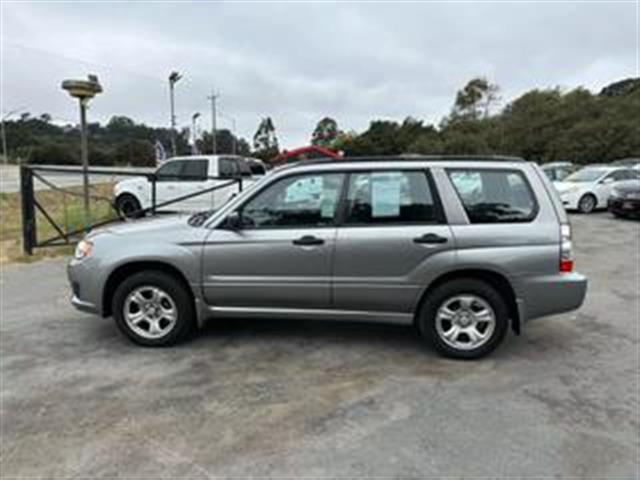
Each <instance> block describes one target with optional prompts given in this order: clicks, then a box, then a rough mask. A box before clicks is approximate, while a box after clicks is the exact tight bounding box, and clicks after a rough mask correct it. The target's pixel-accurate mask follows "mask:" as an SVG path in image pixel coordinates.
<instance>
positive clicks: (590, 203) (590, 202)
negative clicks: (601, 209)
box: [578, 193, 598, 213]
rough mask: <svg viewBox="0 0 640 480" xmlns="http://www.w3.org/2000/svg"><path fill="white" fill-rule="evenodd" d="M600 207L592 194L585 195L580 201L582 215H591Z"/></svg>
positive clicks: (579, 206) (579, 207)
mask: <svg viewBox="0 0 640 480" xmlns="http://www.w3.org/2000/svg"><path fill="white" fill-rule="evenodd" d="M597 205H598V200H597V199H596V197H594V196H593V195H592V194H591V193H585V194H584V195H583V196H582V197H580V200H579V201H578V211H579V212H580V213H591V212H593V211H594V210H595V209H596V207H597Z"/></svg>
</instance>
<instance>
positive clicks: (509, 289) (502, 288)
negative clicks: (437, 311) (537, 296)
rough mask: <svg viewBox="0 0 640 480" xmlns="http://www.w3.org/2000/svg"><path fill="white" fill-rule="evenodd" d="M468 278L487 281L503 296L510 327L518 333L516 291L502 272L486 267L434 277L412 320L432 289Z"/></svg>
mask: <svg viewBox="0 0 640 480" xmlns="http://www.w3.org/2000/svg"><path fill="white" fill-rule="evenodd" d="M469 278H473V279H477V280H482V281H484V282H486V283H488V284H489V285H491V286H492V287H494V288H495V289H496V290H497V291H498V293H500V294H501V295H502V296H503V297H504V299H505V302H506V303H507V307H508V308H509V318H510V320H511V328H512V330H513V331H514V332H515V333H516V334H520V321H521V318H520V310H519V308H518V303H517V300H516V293H515V290H514V289H513V286H512V285H511V282H510V281H509V279H508V278H507V277H506V276H505V275H504V274H503V273H500V272H497V271H495V270H490V269H486V268H463V269H458V270H452V271H449V272H447V273H444V274H442V275H440V276H438V277H436V278H435V279H434V280H433V281H432V282H431V283H429V285H427V287H426V288H425V289H424V291H423V292H422V293H421V295H420V298H419V300H418V303H417V305H416V308H415V313H414V322H415V321H417V318H418V315H419V313H420V309H421V308H422V305H423V304H424V302H425V300H426V299H427V297H428V296H429V294H430V293H431V292H432V291H433V290H434V289H436V288H437V287H439V286H440V285H443V284H445V283H447V282H449V281H451V280H456V279H469Z"/></svg>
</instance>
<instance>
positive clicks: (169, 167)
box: [156, 159, 184, 211]
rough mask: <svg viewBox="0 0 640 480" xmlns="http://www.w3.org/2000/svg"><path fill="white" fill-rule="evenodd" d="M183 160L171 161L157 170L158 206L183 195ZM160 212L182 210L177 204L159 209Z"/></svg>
mask: <svg viewBox="0 0 640 480" xmlns="http://www.w3.org/2000/svg"><path fill="white" fill-rule="evenodd" d="M183 167H184V163H183V160H179V159H176V160H169V161H167V162H166V163H165V164H163V165H162V166H161V167H160V168H158V170H156V205H159V204H162V203H165V202H169V201H171V200H173V199H175V198H178V197H179V196H181V195H182V182H181V174H182V169H183ZM158 210H160V211H175V210H180V206H179V204H177V203H170V204H169V205H166V206H161V207H159V208H158Z"/></svg>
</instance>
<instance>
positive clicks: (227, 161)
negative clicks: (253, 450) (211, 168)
mask: <svg viewBox="0 0 640 480" xmlns="http://www.w3.org/2000/svg"><path fill="white" fill-rule="evenodd" d="M219 162H220V165H219V166H220V170H219V176H220V177H222V178H231V177H235V176H236V175H238V172H237V170H236V162H235V161H234V160H233V159H231V158H221V159H220V160H219Z"/></svg>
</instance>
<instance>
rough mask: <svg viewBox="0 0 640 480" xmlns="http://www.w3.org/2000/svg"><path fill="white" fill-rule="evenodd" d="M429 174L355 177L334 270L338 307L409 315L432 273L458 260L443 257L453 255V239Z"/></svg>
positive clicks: (366, 173)
mask: <svg viewBox="0 0 640 480" xmlns="http://www.w3.org/2000/svg"><path fill="white" fill-rule="evenodd" d="M429 175H430V174H429V172H428V171H425V170H389V171H387V170H374V171H357V172H353V173H351V174H350V175H349V179H348V180H347V185H348V191H347V194H346V201H345V202H344V203H345V205H344V211H343V219H342V222H341V224H340V225H339V227H338V232H337V238H336V253H335V257H334V267H333V271H334V273H333V303H334V307H335V308H336V309H344V310H358V311H387V312H403V313H408V312H410V311H411V309H412V308H413V306H414V304H415V301H416V298H417V296H418V295H419V293H420V291H421V290H422V288H423V286H424V283H423V282H424V278H425V277H424V276H425V273H426V271H428V270H432V271H434V270H436V269H437V268H438V267H436V265H437V264H438V262H442V261H444V262H451V261H453V260H452V258H453V257H452V256H450V255H438V254H442V253H444V252H446V251H452V249H453V238H452V235H451V230H450V228H449V226H447V225H446V224H444V219H443V216H442V211H441V208H440V206H439V205H440V204H439V202H438V201H437V200H436V198H437V194H436V192H435V191H434V188H433V187H432V185H433V183H432V181H431V179H430V176H429ZM436 257H438V258H436ZM430 259H431V260H435V261H434V262H432V261H431V260H430Z"/></svg>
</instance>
